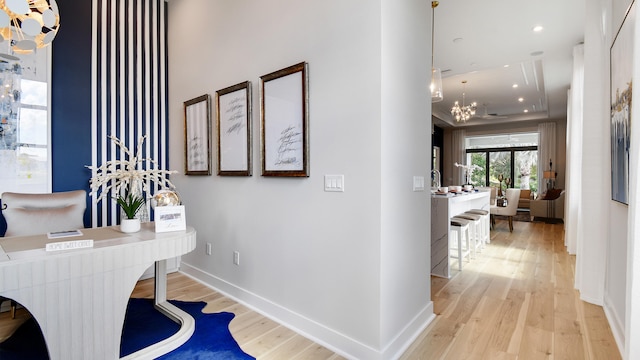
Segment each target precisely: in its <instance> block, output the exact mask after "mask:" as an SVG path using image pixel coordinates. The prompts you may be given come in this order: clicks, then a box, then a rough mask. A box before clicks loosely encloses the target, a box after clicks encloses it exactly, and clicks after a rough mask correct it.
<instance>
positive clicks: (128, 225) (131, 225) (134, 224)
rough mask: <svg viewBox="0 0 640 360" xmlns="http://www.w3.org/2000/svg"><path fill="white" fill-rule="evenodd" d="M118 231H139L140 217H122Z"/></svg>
mask: <svg viewBox="0 0 640 360" xmlns="http://www.w3.org/2000/svg"><path fill="white" fill-rule="evenodd" d="M120 231H122V232H123V233H134V232H138V231H140V219H122V221H121V222H120Z"/></svg>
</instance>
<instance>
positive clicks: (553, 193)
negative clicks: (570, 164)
mask: <svg viewBox="0 0 640 360" xmlns="http://www.w3.org/2000/svg"><path fill="white" fill-rule="evenodd" d="M561 192H562V189H549V190H547V193H546V194H545V195H544V200H555V199H557V198H559V197H560V193H561Z"/></svg>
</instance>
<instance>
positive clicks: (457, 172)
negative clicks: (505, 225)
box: [449, 129, 467, 185]
mask: <svg viewBox="0 0 640 360" xmlns="http://www.w3.org/2000/svg"><path fill="white" fill-rule="evenodd" d="M451 146H452V148H451V155H452V156H451V159H452V160H453V163H458V164H466V163H467V153H466V150H467V149H466V146H465V131H464V130H463V129H460V130H454V131H453V132H452V133H451ZM453 163H452V164H451V165H449V166H451V167H452V168H453V172H452V173H451V174H452V183H451V185H462V184H464V183H465V178H464V169H462V168H459V167H457V166H454V164H453Z"/></svg>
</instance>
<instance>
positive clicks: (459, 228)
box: [449, 218, 471, 271]
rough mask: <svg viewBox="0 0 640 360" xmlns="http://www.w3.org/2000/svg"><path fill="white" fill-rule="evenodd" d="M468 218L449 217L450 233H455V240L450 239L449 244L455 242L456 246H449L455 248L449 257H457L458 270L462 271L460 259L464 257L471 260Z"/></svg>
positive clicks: (451, 248)
mask: <svg viewBox="0 0 640 360" xmlns="http://www.w3.org/2000/svg"><path fill="white" fill-rule="evenodd" d="M470 224H471V221H470V220H466V219H462V218H451V234H449V235H450V236H451V235H452V234H455V235H456V241H455V242H454V241H450V245H453V244H456V245H457V246H456V248H453V247H450V248H449V250H456V252H455V255H451V251H449V257H450V258H454V259H458V270H460V271H462V260H463V259H464V258H465V257H466V258H467V261H471V257H470V256H471V246H470V245H471V243H470V241H471V236H470V234H469V226H470Z"/></svg>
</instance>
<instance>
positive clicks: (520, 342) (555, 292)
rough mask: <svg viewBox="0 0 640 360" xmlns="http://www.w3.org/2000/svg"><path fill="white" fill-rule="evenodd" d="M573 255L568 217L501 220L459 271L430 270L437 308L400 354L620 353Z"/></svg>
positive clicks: (504, 356)
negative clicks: (567, 240) (580, 282)
mask: <svg viewBox="0 0 640 360" xmlns="http://www.w3.org/2000/svg"><path fill="white" fill-rule="evenodd" d="M575 259H576V258H575V256H571V255H569V254H568V253H567V252H566V248H565V246H564V230H563V224H545V223H543V222H519V221H515V222H514V231H513V233H510V232H509V229H508V224H507V221H506V220H502V221H498V223H497V225H496V228H495V230H493V231H492V232H491V244H490V245H488V246H487V247H486V248H485V249H484V250H483V252H482V254H481V255H479V256H478V258H477V259H475V260H472V261H471V262H470V263H468V264H465V266H464V268H463V271H462V272H460V273H454V275H453V276H452V278H451V279H442V278H436V277H432V280H431V284H432V289H431V291H432V292H431V294H432V299H433V302H434V312H435V313H436V315H438V316H437V318H436V320H435V321H434V322H433V323H432V324H431V325H430V326H429V327H428V328H427V329H426V331H425V332H423V333H422V335H421V336H420V337H419V338H418V339H417V341H416V342H414V344H413V345H412V346H411V347H410V348H409V350H408V351H407V352H406V353H405V355H404V356H403V357H402V358H403V359H516V358H517V359H519V360H522V359H549V358H552V359H607V360H609V359H620V355H619V352H618V349H617V346H616V344H615V340H614V338H613V335H612V333H611V330H610V328H609V325H608V323H607V320H606V318H605V315H604V311H603V309H602V307H600V306H595V305H591V304H589V303H586V302H583V301H580V299H579V294H578V292H577V291H576V290H574V288H573V283H574V269H575ZM455 267H456V268H457V264H456V266H455Z"/></svg>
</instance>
